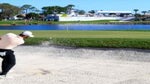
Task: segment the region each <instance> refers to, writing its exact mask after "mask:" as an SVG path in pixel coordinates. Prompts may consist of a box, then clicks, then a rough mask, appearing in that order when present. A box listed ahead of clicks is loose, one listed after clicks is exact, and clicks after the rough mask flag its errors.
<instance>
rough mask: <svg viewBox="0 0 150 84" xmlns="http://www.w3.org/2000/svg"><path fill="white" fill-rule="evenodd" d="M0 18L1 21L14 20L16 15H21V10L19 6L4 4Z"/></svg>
mask: <svg viewBox="0 0 150 84" xmlns="http://www.w3.org/2000/svg"><path fill="white" fill-rule="evenodd" d="M0 9H1V12H0V18H1V19H9V18H12V17H13V16H14V15H16V14H18V13H20V11H21V9H20V8H19V7H17V6H14V5H11V4H8V3H2V4H0Z"/></svg>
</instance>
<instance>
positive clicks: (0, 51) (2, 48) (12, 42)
mask: <svg viewBox="0 0 150 84" xmlns="http://www.w3.org/2000/svg"><path fill="white" fill-rule="evenodd" d="M28 37H34V36H33V35H32V32H31V31H24V32H22V33H21V34H19V35H16V34H14V33H7V34H5V35H3V36H0V57H1V58H2V59H3V60H2V66H1V67H2V69H1V70H2V72H1V73H0V78H2V77H6V74H7V73H8V72H9V70H10V69H11V68H12V67H13V66H14V65H15V64H16V59H15V55H14V51H13V50H12V49H13V48H15V47H17V46H18V45H21V44H24V39H26V38H28Z"/></svg>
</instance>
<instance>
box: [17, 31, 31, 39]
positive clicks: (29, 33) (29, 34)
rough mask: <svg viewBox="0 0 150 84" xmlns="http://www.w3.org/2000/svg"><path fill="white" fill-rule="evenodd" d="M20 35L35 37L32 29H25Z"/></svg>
mask: <svg viewBox="0 0 150 84" xmlns="http://www.w3.org/2000/svg"><path fill="white" fill-rule="evenodd" d="M19 36H21V37H23V38H28V37H34V35H33V34H32V32H31V31H24V32H22V33H21V34H19Z"/></svg>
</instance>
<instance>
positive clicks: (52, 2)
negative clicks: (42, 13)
mask: <svg viewBox="0 0 150 84" xmlns="http://www.w3.org/2000/svg"><path fill="white" fill-rule="evenodd" d="M0 3H9V4H12V5H15V6H19V7H21V6H22V5H24V4H29V5H32V6H34V7H36V8H38V9H39V10H41V8H42V7H44V6H56V5H57V6H62V7H64V6H67V5H68V4H73V5H75V7H74V8H75V9H80V10H85V11H90V10H107V11H109V10H111V11H133V10H134V9H139V10H140V11H148V10H150V0H0Z"/></svg>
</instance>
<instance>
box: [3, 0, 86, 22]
mask: <svg viewBox="0 0 150 84" xmlns="http://www.w3.org/2000/svg"><path fill="white" fill-rule="evenodd" d="M73 7H75V6H74V5H72V4H69V5H67V6H65V7H61V6H45V7H42V10H41V11H40V10H38V9H37V8H36V7H34V6H32V5H29V4H25V5H23V6H21V7H17V6H14V5H11V4H9V3H1V4H0V20H3V19H11V18H13V16H15V15H17V17H20V18H24V19H31V18H32V19H40V18H42V17H44V16H47V15H49V14H60V13H61V14H63V13H64V14H66V13H68V12H69V11H70V10H72V9H73ZM76 12H78V13H79V14H84V13H85V11H84V10H78V9H76Z"/></svg>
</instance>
